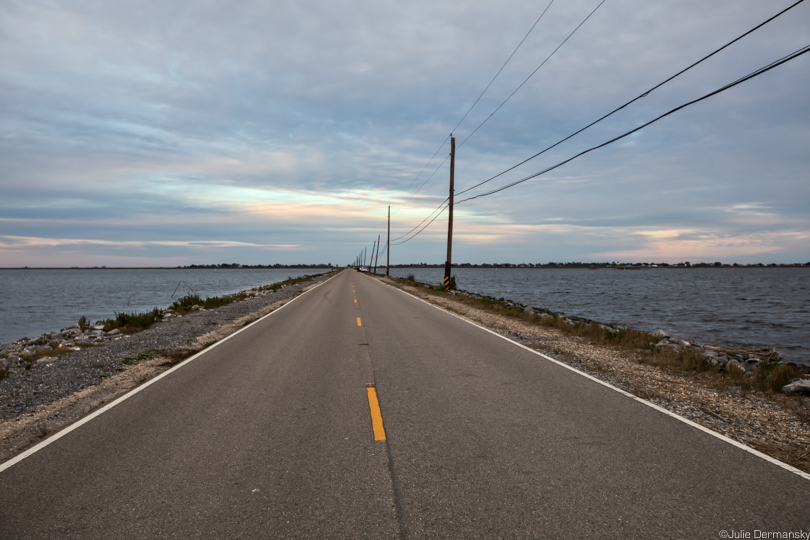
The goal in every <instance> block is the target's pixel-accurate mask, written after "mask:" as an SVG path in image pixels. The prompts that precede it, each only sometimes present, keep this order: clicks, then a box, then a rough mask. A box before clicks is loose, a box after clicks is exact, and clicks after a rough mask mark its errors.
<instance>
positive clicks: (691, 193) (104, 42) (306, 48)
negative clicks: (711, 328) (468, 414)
mask: <svg viewBox="0 0 810 540" xmlns="http://www.w3.org/2000/svg"><path fill="white" fill-rule="evenodd" d="M600 1H601V0H565V1H563V0H556V1H555V2H554V3H553V4H552V5H551V7H550V8H549V9H548V12H547V13H546V15H545V17H544V18H543V19H542V20H541V21H540V23H539V24H538V25H537V27H536V28H535V29H534V31H533V32H532V33H531V35H530V36H529V37H528V39H527V40H526V41H525V43H524V44H523V46H522V47H521V48H520V50H519V51H518V52H517V54H515V56H514V58H513V59H512V60H511V62H510V63H509V65H508V66H507V67H506V69H504V71H503V72H502V73H501V75H500V77H499V78H498V79H497V80H496V81H495V83H494V84H493V85H492V86H491V87H490V88H489V90H488V91H487V93H486V94H485V95H484V97H483V98H482V99H481V100H480V102H479V103H478V104H477V105H476V107H475V108H474V109H473V110H472V112H471V113H470V114H469V116H468V117H467V118H466V119H465V121H464V122H463V123H462V124H461V125H460V126H459V128H458V129H457V130H456V131H455V136H456V138H457V143H461V142H462V141H463V140H464V139H466V138H467V136H469V135H470V133H471V132H472V131H473V130H474V129H475V127H476V126H478V125H479V123H481V122H482V121H483V120H485V119H486V118H487V117H488V116H489V115H490V114H491V113H492V112H493V110H495V108H496V107H497V106H498V105H499V104H500V103H502V102H503V100H504V99H506V97H507V96H508V95H509V94H510V93H511V92H512V91H513V90H514V89H515V88H516V87H517V86H518V85H519V84H520V83H521V81H523V80H524V79H525V77H527V76H528V75H529V74H530V73H531V72H532V71H533V70H534V69H535V68H536V67H537V66H538V65H539V64H540V62H542V61H543V59H545V58H546V57H547V56H548V55H549V54H550V53H551V52H552V51H553V50H554V48H555V47H557V46H558V45H559V44H560V42H561V41H562V40H563V39H565V37H566V36H567V35H568V34H569V33H570V32H571V31H572V30H573V29H574V28H575V27H576V26H577V25H578V24H579V23H580V22H581V21H582V20H583V19H584V18H585V17H586V16H587V15H588V13H590V12H591V11H592V10H593V9H594V8H596V7H597V5H599V3H600ZM792 3H793V2H792V1H783V0H773V1H770V2H762V1H760V0H717V1H713V2H705V1H703V0H678V1H674V0H667V1H660V2H649V1H646V0H624V1H619V0H607V1H606V2H605V3H604V4H603V5H602V6H601V7H599V9H598V10H597V11H596V12H595V13H594V14H593V16H592V17H591V18H590V19H589V20H588V21H587V22H585V24H583V25H582V27H581V28H580V29H579V30H578V31H577V32H576V33H575V34H574V35H573V37H571V39H570V40H569V41H568V42H567V43H565V45H564V46H563V47H562V48H560V49H559V51H558V52H557V53H556V54H555V55H554V56H553V57H552V58H551V59H550V60H549V61H548V62H547V63H546V64H545V65H544V66H543V67H542V68H541V69H540V70H539V71H538V72H537V73H536V74H535V75H534V76H533V77H532V78H531V79H530V80H529V81H528V82H527V83H526V84H525V85H524V86H523V87H522V88H521V89H520V90H519V91H518V92H517V93H516V94H515V95H514V97H512V98H511V100H509V101H508V102H507V103H506V104H505V105H504V106H503V107H502V108H501V109H500V110H498V112H497V113H496V114H495V115H494V116H492V118H490V119H489V120H488V122H487V123H486V124H485V125H484V126H483V127H481V128H480V130H478V131H477V132H476V133H475V134H474V135H473V136H472V137H471V138H470V139H469V140H468V141H467V142H466V143H464V144H463V145H461V146H460V147H459V149H458V152H457V156H456V189H457V191H461V190H464V189H466V188H467V187H469V186H472V185H473V184H476V183H478V182H480V181H482V180H485V179H486V178H488V177H489V176H492V175H493V174H496V173H498V172H501V171H503V170H504V169H506V168H508V167H511V166H512V165H514V164H515V163H517V162H519V161H522V160H523V159H525V158H527V157H529V156H531V155H532V154H534V153H536V152H538V151H539V150H541V149H543V148H545V147H546V146H549V145H550V144H553V143H554V142H556V141H558V140H560V139H561V138H563V137H565V136H567V135H569V134H570V133H572V132H574V131H576V130H577V129H579V128H581V127H583V126H584V125H586V124H588V123H589V122H591V121H593V120H595V119H596V118H598V117H600V116H601V115H603V114H605V113H607V112H608V111H610V110H612V109H613V108H615V107H616V106H618V105H621V104H622V103H624V102H626V101H628V100H629V99H631V98H633V97H636V96H637V95H639V94H641V93H642V92H644V91H645V90H647V89H649V88H650V87H652V86H654V85H655V84H657V83H659V82H660V81H662V80H664V79H666V78H667V77H669V76H670V75H672V74H674V73H676V72H677V71H679V70H680V69H682V68H684V67H686V66H687V65H689V64H691V63H692V62H694V61H695V60H697V59H699V58H701V57H702V56H704V55H705V54H707V53H709V52H711V51H712V50H714V49H716V48H717V47H719V46H721V45H723V44H724V43H726V42H727V41H729V40H731V39H733V38H735V37H737V36H738V35H739V34H742V33H743V32H745V31H747V30H748V29H750V28H752V27H753V26H755V25H756V24H758V23H760V22H762V21H763V20H765V19H767V18H768V17H770V16H772V15H774V14H775V13H777V12H778V11H780V10H782V9H784V8H785V7H787V6H789V5H791V4H792ZM547 5H548V0H542V1H541V2H526V1H511V0H501V1H500V2H491V1H477V0H471V1H468V2H465V3H463V4H459V3H457V2H436V1H435V0H431V1H420V0H417V1H411V2H407V3H397V4H395V3H393V2H379V1H353V2H350V1H345V2H313V1H269V2H268V1H255V2H252V1H247V0H240V1H232V2H229V1H221V0H208V1H202V0H201V1H195V2H180V1H166V0H160V1H151V0H139V1H102V0H98V1H85V2H75V1H56V0H53V1H38V0H25V1H19V2H18V1H15V0H0V11H2V13H3V16H2V17H0V96H2V97H0V195H1V196H0V266H4V267H6V266H24V265H27V266H95V265H107V266H134V265H145V266H164V265H168V266H173V265H185V264H192V263H219V262H239V263H243V264H267V263H269V264H273V263H295V262H303V263H319V262H327V263H338V264H345V263H349V262H351V261H353V259H354V257H355V255H356V254H357V252H358V251H360V250H361V249H362V247H363V246H368V247H369V248H370V247H371V244H372V242H373V240H375V239H376V238H377V235H378V234H382V235H383V239H384V238H385V227H386V212H387V207H388V205H389V204H390V205H391V209H392V238H395V237H398V236H400V235H402V234H403V233H405V232H407V231H408V230H410V229H411V228H412V227H414V226H415V225H416V224H417V223H419V222H420V221H421V220H422V219H423V218H424V217H426V216H427V215H428V214H429V213H430V212H431V211H432V210H433V209H434V208H436V207H437V206H438V205H439V204H440V203H441V201H442V200H443V199H444V198H445V197H446V196H447V189H448V174H449V170H448V164H447V163H444V165H442V166H441V167H440V168H439V169H438V171H437V172H436V173H435V175H434V176H433V177H432V178H431V179H430V180H429V181H428V182H427V183H426V184H425V186H424V187H423V188H422V189H421V190H420V191H419V192H418V194H416V195H415V196H414V192H415V191H416V188H417V187H418V186H419V185H421V184H422V183H423V181H424V180H426V179H427V178H428V177H429V176H430V173H432V172H433V170H435V169H436V168H437V167H438V166H439V164H440V163H442V160H444V158H445V157H446V156H447V154H448V152H449V146H448V145H447V144H446V145H445V146H444V147H443V148H442V149H441V151H440V152H439V154H438V156H437V158H436V159H435V160H434V161H433V162H432V163H431V164H430V165H429V166H428V167H427V168H426V169H425V172H424V173H423V174H422V175H421V176H419V177H418V178H417V176H418V175H419V173H420V171H421V170H422V169H423V167H425V165H426V163H428V160H430V158H431V156H432V155H433V154H434V152H436V150H437V148H439V145H440V144H441V143H442V141H443V140H445V139H446V138H447V136H448V134H449V133H450V131H451V130H452V129H453V127H454V126H455V125H456V123H457V122H458V121H459V120H460V119H461V117H462V116H463V115H464V113H465V112H466V111H467V109H469V107H470V106H471V105H472V103H473V102H474V101H475V99H476V98H477V97H478V95H479V94H480V93H481V91H482V90H483V89H484V87H485V86H486V85H487V83H489V81H490V80H491V78H492V77H493V76H494V74H495V73H496V72H497V70H498V69H499V68H500V67H501V65H502V64H503V62H504V61H505V60H506V58H507V57H508V56H509V54H511V52H512V51H513V50H514V48H515V47H516V46H517V44H518V43H519V42H520V40H521V39H522V38H523V36H524V35H525V34H526V32H527V31H528V30H529V28H530V27H531V25H532V24H533V23H534V21H535V20H536V19H537V17H538V16H539V15H540V13H541V12H542V10H543V9H545V7H546V6H547ZM807 45H810V4H807V5H805V4H801V5H799V6H798V7H796V8H794V9H793V10H792V11H791V12H790V13H789V14H787V15H785V16H783V17H781V18H779V19H777V20H775V21H774V22H772V23H770V24H768V25H767V26H765V27H764V28H762V29H760V30H758V31H757V32H755V33H754V34H752V35H750V36H748V37H747V38H745V39H744V40H743V41H741V42H739V43H737V44H735V45H733V46H732V47H730V48H729V49H728V50H726V51H724V52H722V53H720V54H718V55H717V56H716V57H714V58H712V59H711V60H709V61H708V62H706V63H705V64H703V65H701V66H699V67H698V68H695V69H694V70H692V71H690V72H689V73H687V74H685V75H683V76H681V77H679V78H678V79H676V80H675V81H673V82H672V83H670V84H668V85H666V86H664V87H662V88H661V89H659V90H656V91H655V92H653V93H651V94H650V95H649V96H647V97H645V98H644V99H643V100H640V101H639V102H637V103H635V104H633V105H632V106H630V107H628V108H627V109H625V110H623V111H622V112H620V113H618V114H616V115H615V116H614V117H611V118H610V119H609V120H607V121H605V122H603V123H601V124H599V125H598V126H595V127H594V128H591V129H590V130H588V131H587V132H585V133H583V134H582V135H580V136H578V137H575V138H574V139H572V140H570V141H568V142H566V143H564V144H562V145H560V146H558V147H556V148H555V149H554V150H552V151H549V152H548V153H546V154H544V155H543V156H541V157H539V158H537V159H534V160H532V161H530V162H529V163H527V164H525V165H523V166H521V167H519V168H518V169H516V170H514V171H512V172H510V173H507V174H505V175H504V176H502V177H500V178H498V179H497V180H493V181H492V182H490V183H489V184H487V186H486V188H490V187H491V188H494V187H498V186H500V185H503V184H506V183H508V182H510V181H513V180H516V179H519V178H522V177H524V176H526V175H529V174H532V173H535V172H537V171H540V170H543V169H545V168H546V167H548V166H550V165H553V164H554V163H557V162H559V161H561V160H563V159H566V158H568V157H571V156H572V155H574V154H576V153H578V152H580V151H582V150H585V149H587V148H589V147H591V146H594V145H597V144H600V143H602V142H604V141H605V140H608V139H610V138H612V137H615V136H616V135H618V134H621V133H623V132H625V131H628V130H630V129H633V128H635V127H637V126H639V125H641V124H643V123H645V122H647V121H649V120H651V119H652V118H654V117H656V116H658V115H660V114H662V113H664V112H666V111H668V110H669V109H671V108H674V107H676V106H679V105H681V104H683V103H685V102H687V101H690V100H692V99H695V98H697V97H700V96H702V95H704V94H705V93H708V92H710V91H712V90H715V89H717V88H719V87H721V86H723V85H725V84H727V83H729V82H732V81H734V80H736V79H737V78H739V77H741V76H744V75H746V74H748V73H750V72H751V71H753V70H755V69H757V68H760V67H762V66H764V65H766V64H768V63H770V62H772V61H774V60H777V59H779V58H781V57H783V56H784V55H787V54H789V53H792V52H794V51H795V50H797V49H800V48H801V47H804V46H807ZM808 88H810V54H808V55H804V56H802V57H800V58H798V59H796V60H793V61H791V62H789V63H787V64H784V65H783V66H780V67H778V68H776V69H774V70H772V71H770V72H768V73H766V74H764V75H762V76H760V77H758V78H756V79H754V80H752V81H750V82H746V83H744V84H742V85H740V86H737V87H735V88H734V89H731V90H729V91H727V92H725V93H723V94H720V95H718V96H714V97H712V98H710V99H708V100H706V101H703V102H701V103H699V104H697V105H694V106H692V107H690V108H688V109H685V110H683V111H681V112H678V113H675V114H674V115H672V116H669V117H668V118H666V119H664V120H662V121H660V122H658V123H656V124H654V125H652V126H649V127H647V128H645V129H643V130H642V131H640V132H638V133H636V134H635V135H633V136H631V137H628V138H626V139H623V140H622V141H619V142H617V143H615V144H613V145H611V146H608V147H606V148H603V149H600V150H597V151H594V152H591V153H589V154H587V155H585V156H583V157H581V158H579V159H578V160H576V161H574V162H572V163H569V164H567V165H565V166H563V167H560V168H559V169H556V170H554V171H552V172H550V173H548V174H546V175H544V176H541V177H538V178H535V179H533V180H530V181H528V182H526V183H523V184H521V185H519V186H516V187H514V188H512V189H509V190H506V191H503V192H501V193H498V194H496V195H493V196H490V197H485V198H479V199H475V200H471V201H468V202H465V203H462V204H459V205H458V206H457V207H456V223H455V227H454V229H455V233H456V234H455V237H454V258H455V259H456V261H459V262H461V261H468V262H474V263H481V262H548V261H572V260H579V261H604V260H608V261H610V260H616V261H618V260H621V261H667V262H678V261H684V260H690V261H693V262H695V261H715V260H722V261H725V262H740V263H747V262H760V261H761V262H776V263H782V262H785V263H789V262H807V261H808V260H810V212H808V203H810V183H808V181H807V179H808V171H809V170H810V167H809V166H810V152H808V148H810V101H809V100H808V99H807V96H808ZM414 179H416V181H415V182H414ZM486 188H484V187H482V188H479V189H477V190H474V191H472V192H470V194H469V195H475V194H477V193H481V192H483V191H485V190H486ZM461 198H463V197H461ZM445 240H446V218H445V216H444V215H443V216H441V217H440V218H439V219H437V220H436V221H435V222H434V223H433V225H432V226H431V227H429V228H427V229H426V230H425V231H424V232H423V233H422V234H420V235H419V236H417V237H416V238H414V239H413V240H411V241H409V242H407V243H405V244H402V245H397V246H393V247H392V248H391V262H392V263H404V262H421V261H424V262H432V263H440V262H442V261H443V260H444V249H445V248H444V242H445Z"/></svg>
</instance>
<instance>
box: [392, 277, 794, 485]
mask: <svg viewBox="0 0 810 540" xmlns="http://www.w3.org/2000/svg"><path fill="white" fill-rule="evenodd" d="M377 281H380V280H377ZM380 283H382V284H383V285H387V284H386V283H383V282H380ZM388 286H389V287H391V288H392V289H395V290H397V291H399V292H401V293H402V294H405V295H408V296H410V297H411V298H414V299H416V300H419V301H420V302H424V303H425V304H427V305H429V306H431V307H433V308H435V309H438V310H439V311H443V312H444V313H447V314H448V315H452V316H453V317H456V318H457V319H461V320H462V321H464V322H467V323H469V324H471V325H473V326H477V327H478V328H480V329H481V330H484V331H486V332H489V333H490V334H492V335H494V336H498V337H499V338H501V339H504V340H506V341H508V342H509V343H513V344H515V345H517V346H518V347H520V348H522V349H525V350H527V351H529V352H530V353H533V354H536V355H537V356H540V357H542V358H545V359H546V360H549V361H550V362H554V363H555V364H557V365H559V366H562V367H564V368H565V369H568V370H570V371H573V372H574V373H576V374H577V375H581V376H583V377H585V378H587V379H590V380H592V381H594V382H597V383H599V384H601V385H602V386H605V387H607V388H610V389H611V390H615V391H616V392H619V393H620V394H623V395H625V396H627V397H629V398H630V399H633V400H635V401H638V402H639V403H642V404H644V405H646V406H648V407H650V408H653V409H655V410H656V411H659V412H662V413H664V414H666V415H668V416H671V417H672V418H675V419H676V420H680V421H681V422H683V423H684V424H687V425H689V426H692V427H693V428H696V429H699V430H700V431H703V432H704V433H708V434H709V435H711V436H713V437H716V438H718V439H720V440H721V441H724V442H727V443H728V444H731V445H733V446H736V447H737V448H740V449H742V450H745V451H746V452H749V453H751V454H754V455H755V456H757V457H760V458H762V459H764V460H765V461H768V462H770V463H773V464H774V465H778V466H779V467H782V468H783V469H785V470H786V471H789V472H792V473H793V474H796V475H798V476H801V477H802V478H804V479H805V480H810V474H808V473H806V472H804V471H801V470H799V469H797V468H796V467H793V466H791V465H788V464H787V463H784V462H782V461H779V460H778V459H776V458H774V457H771V456H769V455H768V454H763V453H762V452H760V451H759V450H755V449H753V448H751V447H750V446H746V445H744V444H742V443H741V442H738V441H735V440H734V439H731V438H729V437H726V436H725V435H723V434H721V433H717V432H716V431H712V430H711V429H709V428H707V427H705V426H701V425H700V424H698V423H696V422H693V421H692V420H689V419H688V418H684V417H683V416H679V415H677V414H675V413H674V412H672V411H668V410H667V409H665V408H663V407H659V406H658V405H656V404H655V403H650V402H649V401H647V400H645V399H641V398H640V397H638V396H634V395H633V394H631V393H630V392H626V391H624V390H622V389H621V388H618V387H616V386H613V385H612V384H610V383H607V382H605V381H602V380H599V379H597V378H596V377H594V376H592V375H588V374H587V373H584V372H582V371H579V370H578V369H575V368H573V367H571V366H569V365H568V364H566V363H564V362H560V361H559V360H555V359H554V358H551V357H550V356H546V355H545V354H543V353H541V352H540V351H536V350H534V349H532V348H530V347H527V346H525V345H523V344H522V343H518V342H517V341H514V340H511V339H509V338H508V337H506V336H502V335H501V334H499V333H497V332H493V331H492V330H490V329H489V328H486V327H484V326H481V325H480V324H477V323H474V322H472V321H470V320H468V319H465V318H464V317H462V316H460V315H458V314H457V313H453V312H452V311H447V310H446V309H444V308H441V307H439V306H437V305H435V304H431V303H430V302H428V301H427V300H423V299H421V298H419V297H418V296H415V295H413V294H411V293H409V292H406V291H404V290H402V289H400V288H399V287H394V286H393V285H388Z"/></svg>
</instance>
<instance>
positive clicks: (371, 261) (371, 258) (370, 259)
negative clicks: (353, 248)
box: [368, 240, 377, 266]
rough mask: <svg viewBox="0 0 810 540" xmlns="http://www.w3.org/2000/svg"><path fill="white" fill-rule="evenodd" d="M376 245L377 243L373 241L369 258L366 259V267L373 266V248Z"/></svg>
mask: <svg viewBox="0 0 810 540" xmlns="http://www.w3.org/2000/svg"><path fill="white" fill-rule="evenodd" d="M376 245H377V241H376V240H375V241H374V243H373V244H371V257H369V259H368V265H369V266H374V247H375V246H376Z"/></svg>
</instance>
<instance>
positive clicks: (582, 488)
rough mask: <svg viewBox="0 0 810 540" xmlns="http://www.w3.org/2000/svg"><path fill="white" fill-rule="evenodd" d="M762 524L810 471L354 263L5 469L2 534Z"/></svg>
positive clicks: (801, 500)
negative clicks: (744, 445) (745, 446)
mask: <svg viewBox="0 0 810 540" xmlns="http://www.w3.org/2000/svg"><path fill="white" fill-rule="evenodd" d="M374 395H376V397H377V403H378V404H379V408H378V409H377V408H376V406H375V405H374V403H373V401H374V400H373V396H374ZM376 413H379V416H378V417H377V419H378V424H377V425H376V427H375V425H374V424H373V418H374V415H375V414H376ZM380 419H381V420H382V425H381V426H380V425H379V420H380ZM375 438H376V439H379V440H375ZM757 530H759V531H774V532H776V531H797V530H804V531H810V481H808V480H807V479H805V478H802V477H800V476H798V475H796V474H794V473H792V472H790V471H788V470H786V469H784V468H781V467H779V466H777V465H775V464H773V463H770V462H768V461H766V460H764V459H762V458H760V457H758V456H756V455H753V454H751V453H749V452H746V451H744V450H742V449H740V448H738V447H735V446H733V445H731V444H729V443H727V442H725V441H723V440H721V439H718V438H716V437H713V436H711V435H709V434H707V433H705V432H703V431H700V430H698V429H697V428H695V427H693V426H690V425H688V424H686V423H684V422H681V421H679V420H677V419H675V418H672V417H671V416H668V415H666V414H663V413H662V412H660V411H658V410H655V409H653V408H650V407H648V406H646V405H644V404H642V403H639V402H638V401H637V400H634V399H632V398H630V397H628V396H626V395H624V394H622V393H619V392H617V391H615V390H613V389H611V388H608V387H606V386H604V385H601V384H598V383H596V382H594V381H592V380H590V379H588V378H586V377H583V376H582V375H579V374H577V373H575V372H573V371H571V370H569V369H566V368H565V367H562V366H560V365H558V364H555V363H553V362H550V361H548V360H546V359H544V358H542V357H540V356H538V355H537V354H534V353H532V352H531V351H528V350H526V349H523V348H521V347H519V346H518V345H516V344H513V343H510V342H508V341H506V340H504V339H502V338H501V337H498V336H496V335H494V334H492V333H490V332H487V331H485V330H483V329H480V328H478V327H476V326H474V325H471V324H469V323H467V322H465V321H462V320H460V319H458V318H456V317H454V316H452V315H450V314H447V313H444V312H442V311H440V310H438V309H436V308H434V307H432V306H429V305H427V304H425V303H424V302H422V301H420V300H418V299H415V298H413V297H410V296H408V295H406V294H404V293H402V292H400V291H398V290H395V289H394V288H392V287H389V286H387V285H385V284H383V283H380V282H379V281H378V280H376V279H374V278H373V277H371V276H367V275H363V274H358V273H356V272H352V271H345V272H343V273H341V274H338V275H337V276H336V277H334V278H332V279H331V280H329V281H327V282H326V283H324V284H322V285H320V286H318V287H316V288H314V289H312V290H311V291H309V292H307V293H306V294H304V295H303V296H301V297H299V298H297V299H296V300H294V301H293V302H291V303H289V304H288V305H286V306H285V307H284V308H282V309H281V310H279V311H277V312H275V313H273V314H271V315H269V316H268V317H266V318H264V319H262V320H260V321H258V322H257V323H255V324H253V325H251V326H250V327H247V328H245V329H244V330H243V331H242V332H241V333H239V334H237V335H235V336H232V338H230V339H228V340H226V341H224V342H221V343H220V344H218V345H217V346H215V347H212V348H210V349H208V350H207V351H206V352H205V353H204V354H202V355H200V356H198V357H196V358H194V359H193V360H192V361H190V362H188V363H186V364H183V365H182V366H181V367H180V368H178V369H176V370H175V371H173V372H172V373H170V374H169V375H167V376H165V377H164V378H163V379H161V380H159V381H157V382H156V383H155V384H152V385H149V386H148V387H146V388H144V389H143V390H142V391H140V392H138V393H135V394H134V395H132V396H131V397H129V398H128V399H126V400H125V401H123V402H122V403H120V404H118V405H117V406H115V407H113V408H111V409H110V410H108V411H106V412H104V413H103V414H101V415H99V416H98V417H96V418H94V419H93V420H91V421H89V422H87V423H86V424H84V425H82V426H81V427H79V428H77V429H75V430H73V431H71V432H70V433H68V434H67V435H64V436H63V437H61V438H59V439H58V440H56V441H55V442H54V443H52V444H50V445H48V446H46V447H44V448H43V449H41V450H40V451H38V452H36V453H34V454H32V455H31V456H29V457H27V458H26V459H24V460H22V461H20V462H19V463H17V464H15V465H13V466H12V467H10V468H8V469H6V470H5V471H3V472H0V537H2V538H42V537H59V538H64V537H80V538H122V537H130V538H134V537H138V538H144V537H153V538H175V537H183V538H185V537H229V538H234V537H248V538H278V537H300V538H319V537H320V538H362V537H370V538H397V537H404V538H424V537H436V538H476V537H478V538H492V537H510V538H554V537H559V538H574V537H585V538H589V537H598V538H606V537H608V538H610V537H645V538H650V537H664V538H720V537H721V536H720V535H721V534H722V533H721V531H727V532H728V533H729V534H730V535H731V534H733V533H734V532H735V531H736V532H737V533H739V532H741V531H749V532H750V534H751V535H752V536H751V537H752V538H753V537H754V536H753V535H754V534H755V532H754V531H757Z"/></svg>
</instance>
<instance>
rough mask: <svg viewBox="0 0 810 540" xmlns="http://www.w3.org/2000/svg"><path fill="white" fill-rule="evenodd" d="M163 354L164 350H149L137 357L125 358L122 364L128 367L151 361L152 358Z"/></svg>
mask: <svg viewBox="0 0 810 540" xmlns="http://www.w3.org/2000/svg"><path fill="white" fill-rule="evenodd" d="M161 354H163V350H162V349H152V350H149V351H146V352H142V353H138V354H137V355H135V356H127V357H126V358H124V359H123V360H122V361H121V363H122V364H126V365H130V364H134V363H136V362H140V361H141V360H149V359H150V358H154V357H156V356H160V355H161Z"/></svg>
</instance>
